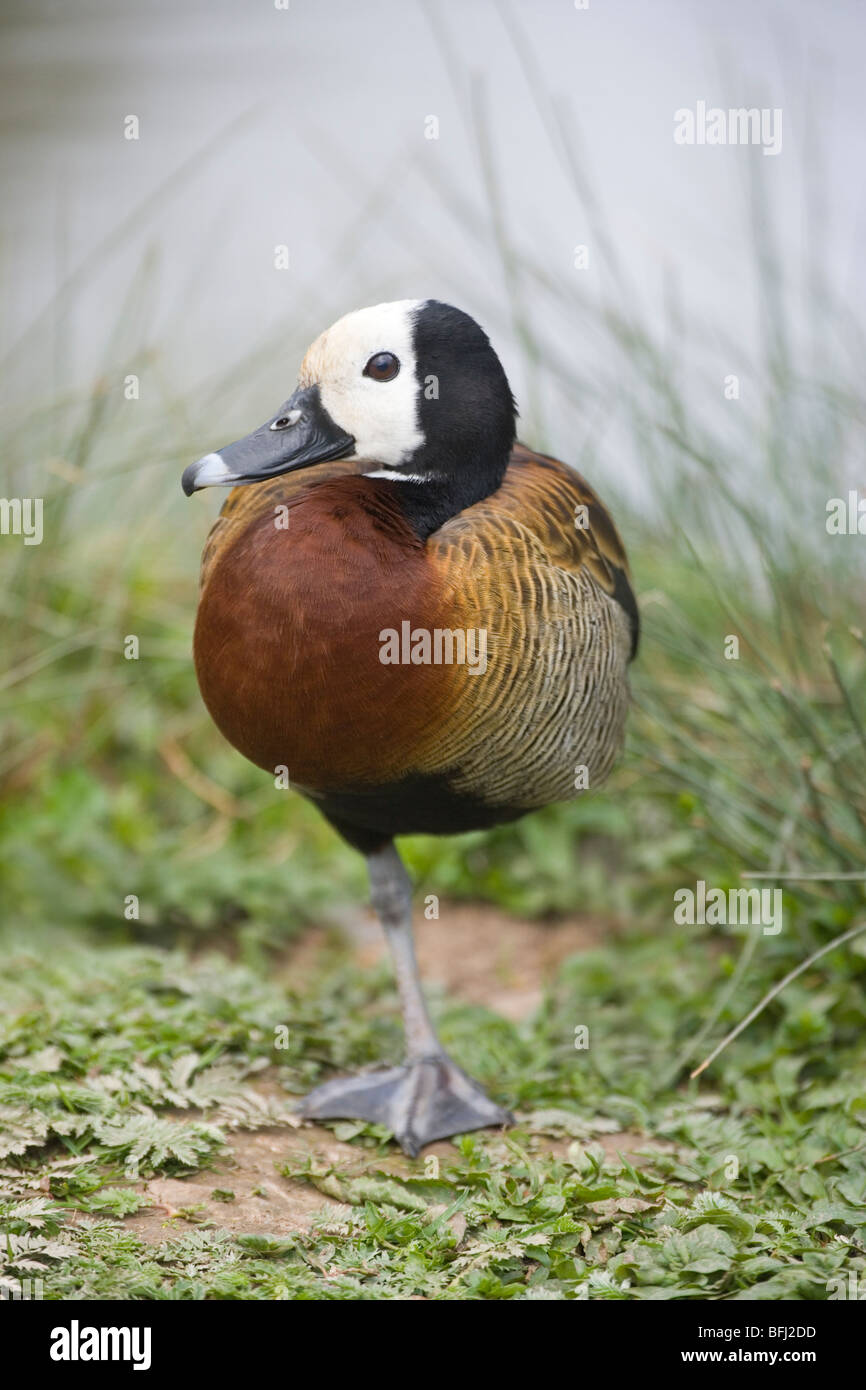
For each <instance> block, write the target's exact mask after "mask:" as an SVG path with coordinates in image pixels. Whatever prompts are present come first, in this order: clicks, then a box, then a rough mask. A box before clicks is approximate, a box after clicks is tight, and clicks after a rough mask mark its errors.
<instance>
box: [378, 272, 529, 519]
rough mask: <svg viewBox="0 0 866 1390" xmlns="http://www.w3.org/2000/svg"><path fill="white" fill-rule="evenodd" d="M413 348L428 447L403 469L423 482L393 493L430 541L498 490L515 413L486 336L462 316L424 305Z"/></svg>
mask: <svg viewBox="0 0 866 1390" xmlns="http://www.w3.org/2000/svg"><path fill="white" fill-rule="evenodd" d="M413 346H414V348H415V362H416V367H415V372H416V377H417V381H418V415H419V424H420V427H421V431H422V433H423V435H424V443H423V444H422V445H421V446H420V448H418V449H417V450H416V451H415V453H414V454H413V455H412V458H411V459H410V460H407V462H406V463H405V465H404V467H405V471H406V472H407V473H414V474H416V475H418V476H421V477H423V478H424V479H425V481H423V482H418V483H415V482H410V481H408V480H407V481H406V482H399V483H395V484H394V487H395V490H396V493H397V496H398V497H399V500H400V505H401V508H402V510H403V512H404V514H405V516H406V517H407V519H408V520H409V521H410V523H411V524H412V527H413V529H414V530H415V531H416V533H417V534H418V535H419V536H421V537H422V538H426V537H427V536H429V535H430V534H431V533H432V532H433V531H436V530H437V529H438V528H439V527H440V526H441V525H442V524H443V522H445V521H447V520H448V518H449V517H451V516H456V514H457V513H458V512H461V511H463V510H464V508H466V507H471V506H472V504H473V502H479V501H480V500H481V499H482V498H483V497H489V496H490V494H491V493H493V492H495V491H496V489H497V488H498V487H499V484H500V483H501V482H502V479H503V477H504V476H505V470H506V468H507V467H508V459H509V455H510V453H511V450H512V447H513V445H514V439H515V433H516V430H515V416H516V413H517V408H516V406H515V402H514V397H513V396H512V394H511V387H510V386H509V384H508V378H507V377H506V375H505V372H504V370H503V368H502V363H501V362H500V361H499V358H498V357H497V356H496V353H495V352H494V351H493V348H492V347H491V346H490V340H489V338H488V337H487V334H486V333H485V332H484V330H483V329H482V328H480V327H479V325H478V324H477V323H476V322H475V320H474V319H473V318H470V316H469V315H468V314H464V313H463V312H462V310H460V309H455V308H454V306H453V305H451V304H443V303H441V302H440V301H439V300H435V299H431V300H426V301H425V302H424V304H422V305H421V306H420V307H419V308H418V310H417V311H416V316H415V327H414V342H413ZM428 479H429V481H428Z"/></svg>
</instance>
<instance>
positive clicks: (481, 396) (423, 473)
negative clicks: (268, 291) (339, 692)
mask: <svg viewBox="0 0 866 1390" xmlns="http://www.w3.org/2000/svg"><path fill="white" fill-rule="evenodd" d="M515 414H516V411H515V405H514V398H513V396H512V394H511V390H510V387H509V385H508V380H507V378H506V376H505V372H504V371H503V369H502V364H501V363H500V361H499V358H498V357H497V356H496V353H495V352H494V351H493V348H492V347H491V346H490V341H489V339H488V337H487V334H486V333H485V332H484V331H483V329H481V328H480V327H479V326H478V324H477V323H476V322H475V320H474V319H472V318H470V316H469V315H468V314H464V313H463V312H462V311H461V310H460V309H455V308H454V307H453V306H452V305H450V304H442V303H440V302H439V301H438V300H435V299H424V300H416V299H403V300H397V301H395V302H394V303H390V304H377V305H374V306H373V307H372V308H369V309H359V310H357V311H356V312H355V313H352V314H346V315H345V317H343V318H341V319H338V320H337V322H336V323H335V324H333V325H332V327H330V328H329V329H327V331H326V332H324V333H323V334H322V335H321V336H320V337H319V338H317V339H316V341H315V342H314V343H313V345H312V347H310V348H309V349H308V351H307V354H306V356H305V357H304V360H303V362H302V364H301V370H300V373H299V375H298V386H297V390H295V391H294V392H293V394H292V395H291V396H289V398H288V400H286V401H284V402H283V404H282V405H281V406H280V408H279V409H278V410H277V411H276V413H275V414H274V415H272V416H271V418H270V419H269V420H267V421H265V423H264V424H263V425H261V426H260V427H259V428H258V429H257V430H254V431H253V433H252V434H249V435H247V436H246V438H244V439H239V440H238V441H237V442H236V443H234V444H229V445H227V446H226V447H225V448H224V449H220V450H219V452H217V453H213V454H206V455H205V456H204V458H201V459H199V460H198V461H197V462H196V463H193V464H190V466H189V467H188V468H187V469H186V470H185V472H184V475H183V490H184V492H185V493H187V495H189V494H190V493H193V492H197V491H198V490H199V489H200V488H205V487H214V486H217V487H234V486H237V485H239V484H242V483H256V482H260V481H261V480H262V479H264V478H274V477H276V476H277V475H279V474H280V473H290V472H294V471H295V470H297V469H299V468H308V467H310V466H311V465H312V464H315V463H322V462H324V461H325V460H328V459H338V458H357V459H358V460H359V461H360V471H361V472H362V473H367V474H368V475H369V476H370V477H374V478H386V479H388V480H390V481H392V482H394V483H396V484H399V485H400V486H399V490H398V496H399V497H400V500H401V502H402V503H403V504H404V506H405V509H406V511H407V514H408V515H409V516H410V518H411V519H412V520H413V522H414V524H415V525H416V527H417V529H419V530H421V531H422V532H424V533H428V534H429V532H430V531H432V530H434V529H435V528H436V527H437V526H439V525H441V523H442V521H444V520H445V519H446V518H447V517H448V516H452V515H454V514H455V513H456V512H458V511H461V510H462V509H463V508H464V507H466V506H469V505H470V504H471V503H472V502H475V501H478V500H479V499H480V498H482V497H486V496H488V495H489V494H490V493H491V492H493V491H495V489H496V488H497V487H498V486H499V484H500V482H501V481H502V477H503V474H504V472H505V469H506V467H507V465H508V456H509V454H510V452H511V447H512V445H513V443H514V433H515V426H514V420H515ZM365 465H369V467H366V466H365Z"/></svg>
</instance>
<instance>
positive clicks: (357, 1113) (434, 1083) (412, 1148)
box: [298, 1052, 514, 1158]
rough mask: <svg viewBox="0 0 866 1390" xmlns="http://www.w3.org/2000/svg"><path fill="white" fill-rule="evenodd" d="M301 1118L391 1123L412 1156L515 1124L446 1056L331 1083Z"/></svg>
mask: <svg viewBox="0 0 866 1390" xmlns="http://www.w3.org/2000/svg"><path fill="white" fill-rule="evenodd" d="M298 1114H299V1115H302V1116H303V1118H304V1119H306V1120H336V1119H353V1120H370V1121H372V1122H373V1123H375V1124H380V1125H386V1126H387V1128H388V1129H390V1130H392V1131H393V1133H394V1137H395V1138H396V1140H397V1142H398V1144H399V1145H400V1147H401V1149H402V1150H403V1152H404V1153H406V1154H409V1156H410V1157H411V1158H414V1157H415V1155H416V1154H417V1153H418V1151H419V1149H422V1148H423V1147H424V1145H425V1144H432V1142H433V1140H434V1139H448V1138H450V1137H451V1135H453V1134H465V1133H467V1132H468V1131H470V1130H473V1129H485V1128H487V1127H488V1126H494V1125H495V1126H500V1125H508V1124H513V1123H514V1117H513V1116H512V1115H510V1114H509V1112H508V1111H507V1110H503V1109H502V1108H501V1106H499V1105H496V1104H494V1102H493V1101H492V1100H490V1099H489V1098H488V1096H486V1095H485V1094H484V1092H483V1091H482V1089H481V1087H480V1086H479V1085H478V1083H477V1081H473V1080H472V1078H471V1077H469V1076H467V1075H466V1073H465V1072H463V1071H461V1069H460V1068H459V1067H458V1066H457V1063H456V1062H453V1061H452V1060H451V1058H450V1057H449V1056H448V1055H447V1053H444V1052H443V1053H437V1054H434V1055H432V1056H429V1057H421V1058H419V1059H418V1060H416V1061H412V1062H405V1063H404V1064H403V1066H401V1067H387V1068H385V1069H378V1070H375V1071H367V1072H360V1073H359V1074H358V1075H356V1076H347V1077H338V1078H337V1079H336V1080H334V1081H326V1082H325V1083H324V1085H322V1086H317V1087H316V1088H315V1090H313V1091H310V1093H309V1095H307V1096H305V1097H304V1099H303V1100H302V1101H301V1103H300V1105H299V1106H298Z"/></svg>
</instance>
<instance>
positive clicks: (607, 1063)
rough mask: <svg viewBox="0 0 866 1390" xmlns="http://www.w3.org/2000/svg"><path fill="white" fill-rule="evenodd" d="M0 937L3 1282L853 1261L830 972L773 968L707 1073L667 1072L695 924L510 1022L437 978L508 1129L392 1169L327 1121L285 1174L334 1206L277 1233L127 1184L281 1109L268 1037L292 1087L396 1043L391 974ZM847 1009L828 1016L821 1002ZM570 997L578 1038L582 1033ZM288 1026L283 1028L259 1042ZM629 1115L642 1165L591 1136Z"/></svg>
mask: <svg viewBox="0 0 866 1390" xmlns="http://www.w3.org/2000/svg"><path fill="white" fill-rule="evenodd" d="M5 955H6V965H5V969H4V978H3V982H2V987H0V992H2V1004H3V1008H2V1016H3V1019H4V1024H3V1031H2V1034H0V1048H2V1055H3V1057H4V1059H5V1060H4V1062H3V1073H2V1074H3V1082H2V1086H0V1116H2V1130H3V1134H4V1141H5V1147H6V1148H7V1149H8V1150H9V1151H10V1152H7V1154H6V1155H5V1157H3V1158H2V1160H0V1164H2V1168H0V1204H2V1214H3V1218H4V1224H5V1227H6V1230H7V1237H6V1245H5V1250H4V1260H3V1267H2V1270H0V1279H3V1280H6V1281H8V1283H9V1284H10V1286H12V1287H14V1285H15V1281H16V1280H20V1279H24V1278H31V1279H32V1278H35V1277H39V1278H41V1280H42V1285H43V1294H44V1296H45V1297H46V1298H69V1297H73V1298H145V1299H155V1298H173V1299H177V1298H181V1299H183V1298H193V1299H197V1298H205V1297H207V1298H249V1299H272V1298H316V1299H318V1298H404V1297H409V1296H412V1295H416V1294H420V1295H423V1296H426V1297H432V1298H449V1299H473V1298H513V1297H520V1298H575V1297H576V1298H620V1299H643V1298H692V1299H703V1298H731V1297H733V1298H737V1297H743V1298H766V1299H773V1298H785V1299H791V1298H793V1299H798V1298H807V1299H821V1298H826V1297H827V1296H828V1294H829V1292H831V1291H832V1288H833V1285H832V1284H831V1283H830V1282H829V1281H831V1280H833V1279H835V1278H838V1277H842V1276H844V1277H845V1278H846V1279H847V1278H848V1276H849V1275H850V1273H851V1272H852V1271H854V1272H856V1273H857V1274H858V1275H859V1277H861V1278H862V1277H863V1274H864V1272H866V1201H864V1184H866V1136H864V1128H863V1120H864V1114H866V1098H864V1096H863V1093H862V1086H861V1084H860V1080H859V1077H858V1072H857V1066H858V1059H859V1055H860V1053H859V1038H860V1037H861V1036H862V1029H863V1026H864V1019H863V1002H862V998H861V997H860V996H859V995H858V994H855V992H854V991H853V990H851V989H846V988H845V987H844V986H842V985H840V984H839V983H836V984H833V983H828V982H827V981H826V980H825V981H823V982H821V987H820V989H817V988H815V984H816V983H817V982H812V987H811V988H809V987H808V984H807V985H804V986H801V987H800V988H797V989H793V990H792V991H791V992H790V993H788V994H786V995H785V996H784V997H783V999H782V1000H781V1001H780V1003H779V1005H778V1007H777V1008H775V1009H774V1010H773V1012H772V1016H771V1017H768V1018H765V1020H764V1021H763V1022H762V1023H761V1024H760V1025H758V1026H756V1027H755V1029H754V1030H752V1032H751V1033H750V1034H749V1035H748V1036H747V1038H746V1039H744V1040H742V1041H740V1042H739V1043H738V1044H736V1045H735V1046H733V1047H732V1048H731V1049H730V1051H729V1052H728V1053H727V1054H726V1056H725V1061H724V1063H723V1064H722V1065H720V1066H718V1067H717V1069H716V1075H715V1077H714V1083H713V1085H712V1087H711V1088H707V1087H706V1086H702V1087H700V1088H699V1087H698V1086H697V1085H696V1084H694V1083H692V1085H691V1086H690V1087H679V1088H676V1087H674V1086H673V1085H672V1084H671V1082H670V1080H669V1079H668V1078H667V1077H666V1072H668V1070H669V1066H668V1064H669V1061H670V1058H671V1056H672V1055H673V1054H674V1053H675V1051H676V1050H677V1049H678V1048H679V1046H680V1045H681V1043H682V1041H683V1038H684V1037H687V1036H688V1035H689V1033H690V1031H691V1029H693V1028H694V1027H695V1026H696V1025H697V1023H698V1022H699V1020H700V1018H701V1016H702V1014H703V1012H704V1010H706V1009H707V1008H709V1007H710V1006H711V1004H712V1000H713V995H714V990H715V986H716V976H717V968H716V967H714V965H713V957H712V956H711V954H710V953H708V952H701V951H696V950H695V948H694V943H693V942H691V941H687V940H686V939H684V938H675V937H672V935H671V934H669V935H668V938H667V940H666V941H665V942H664V949H660V947H659V943H658V941H657V940H656V939H654V938H653V937H651V936H648V935H645V934H640V933H638V934H633V935H631V936H629V937H628V938H626V940H625V941H624V942H621V943H618V944H617V946H616V947H615V948H609V949H604V950H598V951H593V952H591V953H587V954H585V955H583V956H582V957H579V958H575V959H574V960H573V961H572V962H570V963H569V964H568V965H567V966H566V967H565V968H564V969H563V971H562V973H561V975H560V978H559V979H558V981H557V983H556V986H555V988H554V989H553V990H552V992H551V994H550V996H549V998H548V999H547V1001H546V1003H545V1005H544V1007H543V1008H542V1009H541V1010H540V1011H539V1013H538V1014H537V1016H536V1017H535V1018H534V1019H532V1020H531V1021H530V1022H528V1023H527V1024H525V1025H521V1026H515V1025H513V1024H510V1023H506V1022H505V1021H504V1020H502V1019H499V1018H496V1017H495V1016H492V1015H490V1014H489V1013H487V1012H486V1011H484V1010H481V1009H477V1008H469V1007H467V1006H465V1005H458V1004H454V1003H452V1002H449V1001H445V1000H439V1001H437V1003H438V1007H437V1013H438V1017H439V1023H440V1026H441V1030H442V1033H443V1036H444V1038H445V1041H446V1043H447V1045H448V1046H449V1047H450V1048H451V1049H452V1051H453V1052H454V1054H455V1055H456V1056H457V1057H458V1059H459V1060H460V1061H461V1062H462V1063H463V1064H464V1065H465V1066H466V1067H468V1068H470V1069H471V1070H473V1071H474V1073H475V1074H476V1075H478V1076H479V1077H480V1078H481V1079H482V1080H484V1081H485V1082H486V1083H487V1084H488V1085H489V1086H490V1087H491V1089H492V1090H493V1091H495V1093H496V1094H497V1096H499V1097H500V1098H501V1099H503V1100H505V1101H506V1103H508V1104H509V1105H511V1106H513V1107H515V1109H516V1110H517V1111H518V1125H517V1127H516V1128H515V1129H514V1130H512V1131H511V1132H510V1133H509V1134H508V1136H507V1137H506V1138H504V1139H503V1138H501V1137H498V1136H489V1135H482V1136H477V1135H476V1136H467V1137H465V1138H464V1139H462V1140H460V1141H459V1142H458V1144H457V1146H456V1148H455V1151H454V1155H453V1158H452V1159H450V1160H444V1161H442V1162H441V1164H440V1166H439V1170H438V1172H435V1171H434V1172H433V1173H432V1174H431V1171H430V1168H429V1165H426V1164H425V1163H424V1160H423V1156H422V1158H421V1159H419V1160H417V1161H416V1162H414V1163H410V1162H408V1161H407V1162H405V1163H402V1162H401V1164H400V1165H399V1170H397V1169H395V1165H394V1162H393V1159H392V1158H391V1156H390V1150H389V1146H388V1145H387V1143H386V1142H385V1141H386V1136H385V1135H384V1134H383V1133H382V1131H380V1130H378V1129H376V1128H375V1127H372V1126H366V1125H362V1124H359V1123H355V1122H352V1123H348V1122H347V1123H345V1124H342V1125H337V1126H335V1129H336V1132H337V1135H338V1136H339V1137H342V1138H344V1139H349V1140H351V1142H352V1143H353V1145H354V1147H355V1148H356V1149H357V1155H358V1156H357V1160H356V1161H353V1162H351V1163H349V1164H347V1165H345V1166H344V1167H343V1168H342V1169H341V1168H337V1169H334V1168H333V1167H332V1166H329V1165H328V1164H327V1162H326V1161H324V1160H322V1159H321V1158H317V1157H316V1156H315V1154H314V1155H313V1156H312V1157H310V1158H309V1159H307V1160H305V1161H300V1160H297V1159H295V1160H290V1161H287V1163H286V1164H284V1165H282V1171H284V1172H285V1173H286V1174H287V1175H288V1176H291V1177H295V1178H299V1179H302V1180H304V1181H306V1182H309V1183H312V1184H313V1185H314V1186H315V1187H317V1188H318V1189H319V1191H320V1192H321V1193H322V1195H323V1199H324V1198H334V1199H338V1200H340V1201H343V1202H345V1203H348V1204H350V1207H351V1211H350V1214H349V1215H348V1216H347V1217H346V1219H345V1220H342V1219H341V1220H340V1221H338V1222H336V1223H335V1221H334V1219H333V1217H331V1218H327V1217H324V1216H323V1218H322V1219H321V1220H319V1221H317V1222H315V1223H314V1224H313V1226H312V1228H311V1229H310V1230H309V1232H303V1233H301V1234H298V1235H295V1236H292V1237H288V1238H287V1237H284V1236H279V1235H273V1236H270V1237H269V1236H267V1235H261V1234H250V1235H243V1234H240V1235H230V1234H228V1233H227V1232H225V1231H221V1230H219V1229H218V1228H208V1227H204V1228H201V1227H195V1228H194V1229H193V1228H190V1229H188V1230H187V1231H185V1232H181V1233H178V1234H176V1235H173V1234H171V1233H169V1235H168V1237H167V1239H166V1240H165V1242H164V1243H162V1244H161V1245H159V1246H153V1245H147V1244H145V1243H144V1242H143V1241H142V1240H141V1239H139V1238H138V1237H137V1236H135V1235H134V1234H133V1233H131V1232H129V1231H126V1230H125V1229H124V1226H123V1217H124V1216H125V1215H126V1214H127V1213H129V1212H134V1211H135V1210H136V1209H137V1208H138V1207H139V1206H140V1205H141V1203H142V1199H141V1197H140V1196H138V1195H137V1194H136V1192H135V1191H134V1190H133V1182H134V1180H135V1179H137V1178H140V1177H147V1176H149V1175H152V1174H168V1175H175V1176H177V1175H183V1174H186V1173H194V1172H198V1171H201V1170H207V1168H208V1166H209V1165H210V1164H211V1163H213V1161H214V1160H215V1159H216V1158H217V1157H218V1156H219V1154H220V1153H221V1152H222V1151H223V1147H224V1143H225V1141H226V1139H227V1137H228V1136H229V1135H230V1134H231V1132H232V1131H233V1130H234V1129H237V1128H239V1127H248V1128H256V1127H259V1126H261V1125H262V1124H266V1123H275V1122H279V1119H280V1116H281V1114H282V1107H281V1105H280V1103H279V1102H275V1101H270V1102H268V1103H267V1108H263V1107H264V1106H265V1102H263V1101H261V1100H259V1099H257V1093H256V1092H255V1091H254V1090H253V1089H252V1086H251V1083H252V1082H254V1079H255V1076H256V1074H257V1072H258V1071H259V1070H260V1069H261V1068H262V1067H263V1066H268V1067H273V1065H274V1064H275V1062H276V1061H278V1062H279V1075H280V1076H281V1077H282V1079H283V1084H284V1086H285V1087H286V1088H287V1089H288V1090H289V1091H290V1092H291V1093H295V1092H298V1091H302V1090H303V1089H304V1088H306V1087H307V1086H308V1085H309V1084H310V1082H311V1081H313V1080H315V1079H316V1077H317V1076H319V1075H320V1074H325V1073H326V1071H328V1070H329V1069H330V1068H331V1067H335V1066H336V1067H344V1066H357V1065H362V1064H365V1063H368V1062H370V1061H371V1060H372V1059H374V1058H376V1057H379V1056H384V1057H386V1058H392V1057H393V1058H396V1057H397V1056H398V1055H399V1047H400V1038H399V1026H398V1007H397V1000H396V997H395V995H394V992H393V990H392V987H391V985H390V982H389V981H388V979H387V975H386V973H385V972H383V971H381V970H380V971H377V972H368V973H365V974H359V973H358V972H357V971H356V970H353V969H348V968H345V967H339V968H337V969H336V970H334V971H332V972H331V973H329V974H328V975H326V976H325V977H324V978H323V979H322V980H321V982H320V985H319V988H318V989H317V990H316V991H315V992H313V993H311V992H310V991H309V990H305V991H304V993H303V995H302V996H299V995H295V994H293V993H292V992H291V991H288V992H287V991H286V990H284V989H283V988H280V987H279V986H277V985H274V984H273V983H269V982H268V980H267V978H266V977H265V975H264V974H263V973H262V972H261V971H260V970H253V969H250V968H249V967H246V966H237V965H235V966H232V965H230V964H229V963H227V962H226V961H225V959H224V958H222V957H220V956H219V955H216V956H213V957H208V958H205V959H202V960H198V961H196V962H191V961H190V959H189V957H188V956H187V955H186V954H185V953H183V952H179V951H176V952H167V951H164V950H147V949H145V948H141V947H115V948H113V949H111V950H106V949H104V948H103V947H101V946H100V945H99V944H98V943H97V944H90V945H87V946H85V945H84V943H82V942H81V941H72V942H70V943H68V944H67V945H65V946H64V945H63V943H62V941H61V940H60V938H59V936H58V935H57V934H54V933H49V934H44V933H43V934H39V935H37V938H36V940H35V941H33V942H31V943H30V945H29V946H28V945H23V946H22V945H19V946H18V947H17V949H16V948H15V947H14V946H13V945H12V944H11V943H10V944H9V947H8V949H7V951H6V952H5ZM47 962H50V963H47ZM840 964H841V963H840ZM723 968H724V966H723ZM840 1009H841V1011H842V1012H843V1013H844V1014H845V1015H846V1017H847V1027H845V1028H842V1027H840V1026H839V1025H835V1026H834V1024H833V1023H832V1021H831V1020H832V1018H833V1014H834V1011H836V1010H840ZM584 1021H589V1022H590V1027H591V1045H590V1047H589V1048H588V1049H587V1050H585V1051H580V1052H577V1051H575V1050H574V1046H573V1036H574V1028H575V1025H576V1023H578V1022H584ZM280 1025H288V1027H289V1029H290V1047H289V1049H288V1051H285V1052H282V1053H276V1052H275V1051H274V1046H273V1040H274V1030H275V1028H276V1027H278V1026H280ZM288 1098H289V1097H288V1096H287V1099H288ZM623 1129H627V1130H629V1131H630V1132H632V1135H633V1136H634V1134H637V1135H644V1136H646V1138H645V1140H643V1141H642V1140H641V1139H640V1138H637V1139H635V1138H634V1137H632V1139H631V1140H630V1147H632V1148H634V1147H635V1146H636V1147H637V1148H640V1147H641V1144H642V1142H643V1143H645V1144H646V1149H645V1153H644V1157H643V1159H642V1161H641V1163H640V1165H639V1166H638V1167H634V1166H632V1164H631V1163H630V1162H629V1161H628V1160H627V1159H626V1158H624V1157H623V1156H622V1155H620V1154H617V1153H612V1154H606V1153H605V1149H604V1148H603V1147H602V1146H601V1144H600V1143H599V1140H600V1139H601V1138H603V1137H605V1136H609V1135H610V1134H612V1133H617V1132H619V1131H620V1130H623ZM286 1135H287V1138H286V1151H287V1153H289V1152H291V1150H292V1145H291V1136H290V1132H289V1131H286ZM732 1159H733V1160H735V1162H736V1170H735V1168H734V1167H733V1166H732ZM221 1181H222V1180H221ZM228 1181H229V1182H230V1178H229V1179H228ZM215 1185H216V1184H215ZM193 1217H194V1214H193V1213H190V1220H192V1219H193Z"/></svg>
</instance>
